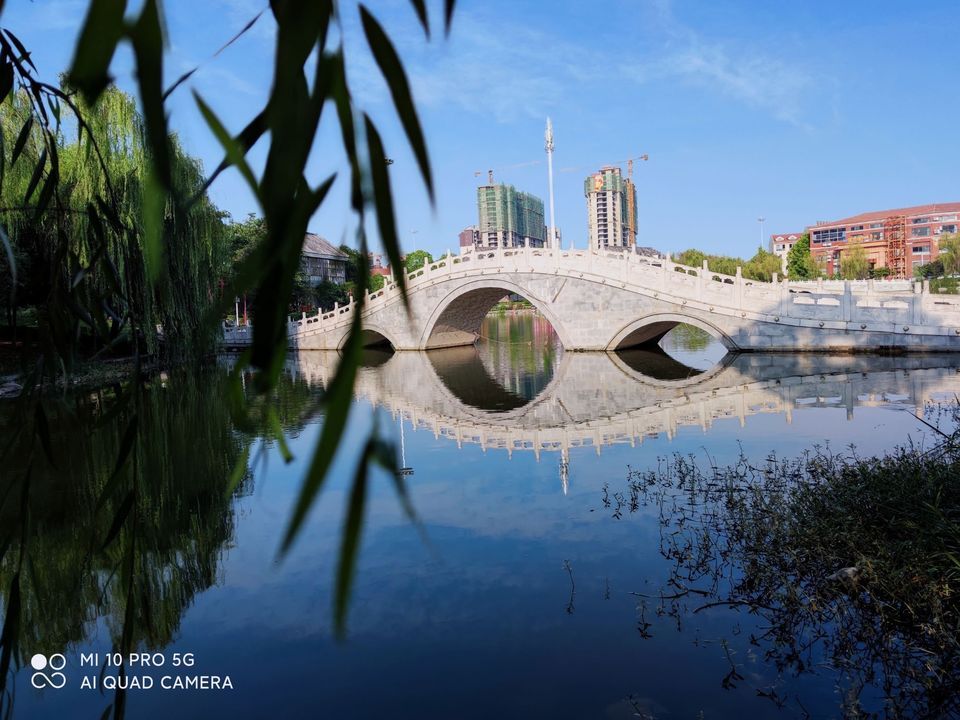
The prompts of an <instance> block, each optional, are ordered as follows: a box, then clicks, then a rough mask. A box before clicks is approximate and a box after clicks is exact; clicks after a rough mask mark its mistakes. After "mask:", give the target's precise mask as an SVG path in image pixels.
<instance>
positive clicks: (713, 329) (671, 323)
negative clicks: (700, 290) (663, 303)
mask: <svg viewBox="0 0 960 720" xmlns="http://www.w3.org/2000/svg"><path fill="white" fill-rule="evenodd" d="M681 323H685V324H687V325H693V326H694V327H698V328H700V329H701V330H703V331H705V332H707V333H709V334H710V335H712V336H713V337H715V338H716V339H717V340H719V341H720V342H721V343H723V346H724V347H725V348H726V349H727V350H730V351H738V350H739V349H740V348H739V347H737V344H736V343H735V342H734V341H733V340H731V339H730V336H729V335H727V334H726V333H725V332H723V330H721V329H720V328H718V327H717V326H716V325H714V324H713V323H710V322H707V321H706V320H702V319H701V318H699V317H697V316H695V315H686V314H680V313H654V314H652V315H645V316H644V317H642V318H639V319H638V320H634V321H633V322H631V323H628V324H627V325H625V326H624V327H622V328H621V329H620V331H619V332H618V333H617V334H616V335H614V336H613V339H612V340H611V341H610V342H609V343H608V344H607V351H608V352H612V351H614V350H622V349H624V348H629V347H638V346H640V345H647V344H656V343H658V342H660V340H661V339H662V338H663V336H664V335H666V334H667V333H668V332H670V331H671V330H673V329H674V328H675V327H676V326H677V325H680V324H681Z"/></svg>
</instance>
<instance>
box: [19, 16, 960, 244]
mask: <svg viewBox="0 0 960 720" xmlns="http://www.w3.org/2000/svg"><path fill="white" fill-rule="evenodd" d="M134 4H136V3H134ZM428 4H429V5H430V10H431V13H432V16H433V19H434V22H435V24H436V27H438V28H439V27H440V23H441V12H442V9H441V5H442V3H438V2H432V3H430V2H429V0H428ZM369 5H370V7H371V8H372V9H373V11H374V12H375V13H376V14H377V16H378V17H379V18H380V19H381V21H382V22H383V24H384V26H385V27H386V28H387V30H388V31H389V32H390V33H391V35H392V36H393V37H394V39H395V42H396V45H397V47H398V49H399V51H400V53H401V56H402V57H403V58H404V60H405V62H406V66H407V71H408V74H409V76H410V80H411V84H412V86H413V90H414V95H415V99H416V100H417V102H418V104H419V107H420V113H421V121H422V123H423V125H424V129H425V132H426V135H427V140H428V143H429V148H430V157H431V162H432V165H433V171H434V177H435V182H436V186H437V203H436V207H435V208H431V207H430V205H429V202H428V200H427V197H426V194H425V192H424V190H423V186H422V183H421V182H420V180H419V176H418V173H417V169H416V165H415V163H414V160H413V157H412V155H411V153H410V152H409V150H408V149H407V147H406V143H405V140H404V136H403V134H402V132H401V130H400V128H399V125H398V123H397V121H396V119H395V117H394V116H393V113H392V111H391V105H390V101H389V95H388V93H387V90H386V86H385V85H384V84H383V82H382V80H380V78H379V76H378V74H377V70H376V66H375V65H374V64H373V62H372V60H371V59H370V58H369V56H368V55H367V54H366V47H365V45H364V42H363V38H362V33H361V32H360V30H359V20H358V16H357V11H356V5H355V4H354V3H352V2H344V3H342V4H341V7H342V11H343V33H344V42H345V43H346V47H347V53H348V56H349V57H350V58H351V61H350V63H349V68H348V69H349V78H350V82H351V84H352V86H353V87H352V89H353V92H354V94H355V96H356V97H357V98H358V100H359V101H360V103H361V104H362V105H363V106H364V107H365V108H366V109H368V111H369V112H370V113H371V115H373V117H374V118H375V119H376V120H377V121H378V122H379V124H380V126H381V131H382V134H383V135H384V141H385V143H386V145H387V151H388V154H390V155H391V156H392V157H393V158H394V159H395V164H394V165H393V166H392V168H391V177H392V180H393V184H394V189H395V194H396V197H397V213H398V227H399V228H400V230H401V234H402V240H403V241H404V243H405V246H406V247H407V248H408V249H412V248H413V247H414V246H416V247H418V248H426V249H428V250H431V251H433V252H437V251H441V250H444V249H446V248H448V247H449V248H453V247H456V245H457V233H458V232H459V231H460V230H461V229H462V228H463V227H465V226H467V225H470V224H472V223H475V222H476V213H477V211H476V193H475V188H476V185H477V182H478V179H479V178H477V177H476V176H475V174H474V173H475V172H477V171H481V172H482V173H483V176H484V177H485V174H486V170H487V169H489V168H493V169H494V174H495V178H496V179H497V180H500V181H505V182H510V183H513V184H514V185H516V186H517V187H518V188H520V189H523V190H527V191H529V192H533V193H535V194H537V195H539V196H541V197H543V198H544V199H545V200H546V195H547V177H546V165H545V162H544V151H543V128H544V122H545V118H546V116H547V115H550V116H551V117H552V118H553V123H554V128H555V134H556V153H555V156H554V158H555V185H556V204H557V224H558V226H559V227H560V228H561V230H562V232H563V236H564V246H567V245H568V244H569V243H570V241H571V240H572V241H573V242H574V243H575V244H576V245H577V246H579V247H583V246H584V245H585V240H586V232H587V229H586V206H585V200H584V197H583V179H584V177H585V176H586V175H587V174H588V173H589V172H590V171H592V170H594V169H597V168H599V167H600V166H601V165H603V164H605V163H609V162H611V161H615V160H620V159H623V158H627V157H630V156H636V155H640V154H642V153H649V155H650V160H649V161H648V162H646V163H643V164H638V166H637V168H636V176H635V177H636V181H637V186H638V195H639V200H638V205H639V214H640V220H639V225H640V235H639V242H640V243H641V244H644V245H653V246H655V247H657V248H659V249H662V250H680V249H683V248H685V247H689V246H698V247H701V248H703V249H705V250H708V251H712V252H723V253H730V254H743V255H749V254H751V253H752V252H753V250H754V249H755V248H756V246H757V244H758V242H759V239H760V227H759V224H758V222H757V218H758V217H759V216H764V217H765V218H766V222H765V230H766V233H765V234H767V235H768V234H769V233H770V232H783V231H793V230H797V229H802V228H803V227H804V226H805V225H807V224H811V223H813V222H815V221H817V220H825V219H835V218H839V217H843V216H847V215H853V214H856V213H859V212H863V211H867V210H877V209H883V208H887V207H896V206H907V205H915V204H922V203H926V202H942V201H956V200H960V190H958V187H957V181H956V179H957V168H958V167H960V162H958V160H960V143H958V142H957V131H956V124H957V119H958V117H960V112H958V102H960V100H958V94H957V93H956V78H957V70H958V67H957V66H958V60H957V55H956V52H955V51H954V50H953V48H954V46H955V42H956V38H955V36H956V31H955V30H952V28H955V27H956V26H957V25H958V24H960V4H957V3H956V2H952V1H943V2H940V1H936V0H931V1H928V2H914V3H903V2H899V1H892V0H887V1H885V0H872V1H869V2H868V1H867V0H846V1H845V2H842V3H837V2H835V1H834V2H813V1H811V2H802V3H786V2H767V1H766V0H764V1H761V0H754V1H753V2H747V1H745V0H740V1H739V2H734V1H732V0H632V1H630V0H608V1H607V2H603V3H583V2H572V1H570V2H567V1H563V0H558V1H556V2H551V3H540V2H516V1H514V2H506V1H503V0H486V1H485V2H470V1H469V0H460V2H459V3H458V10H457V13H456V15H455V17H454V25H453V30H452V33H451V35H450V37H449V38H448V39H444V38H443V37H442V33H435V34H434V37H433V39H432V40H431V41H430V42H429V43H428V42H427V41H426V40H425V39H424V36H423V33H422V31H421V30H420V28H419V26H418V24H417V22H416V18H415V16H414V14H413V11H412V9H411V6H410V4H409V2H407V1H406V0H392V1H389V0H385V1H384V2H377V1H376V0H371V2H370V3H369ZM85 6H86V2H85V1H84V0H33V1H32V2H31V1H29V0H10V1H9V2H7V8H6V10H5V11H4V14H3V17H2V18H0V20H2V24H3V25H4V26H6V27H9V28H10V29H12V30H13V31H14V32H15V33H17V34H18V35H20V37H21V38H22V39H23V40H24V41H25V42H26V43H27V45H28V46H29V47H31V48H32V49H33V51H34V59H35V61H36V62H37V64H38V66H39V68H40V71H41V73H43V74H44V75H46V76H47V77H55V76H56V74H57V73H59V72H61V71H62V70H64V69H65V68H66V67H67V66H68V64H69V61H70V55H71V50H72V47H73V43H74V41H75V39H76V36H77V33H78V30H79V25H80V22H81V20H82V17H83V14H84V11H85ZM264 7H266V1H265V0H263V1H261V0H199V1H198V0H191V1H189V2H188V1H187V0H166V2H165V4H164V8H165V12H166V16H167V25H168V27H167V30H168V44H169V54H168V60H167V71H168V74H169V76H170V78H171V79H173V78H175V77H176V76H178V75H180V74H181V73H182V72H184V71H185V70H187V69H189V68H191V67H193V66H194V65H196V64H198V63H199V64H201V68H200V70H199V71H198V72H197V73H196V75H195V76H194V78H193V79H192V80H191V82H190V84H189V87H192V88H194V89H196V90H197V91H198V92H199V93H200V94H202V95H203V97H204V98H205V99H206V100H207V101H208V102H209V103H210V104H211V105H212V106H213V107H214V109H215V110H216V111H217V112H218V113H219V114H220V116H221V118H222V119H223V120H224V121H225V123H226V124H227V126H228V127H229V128H231V129H232V130H238V129H239V128H241V127H242V126H243V125H244V124H245V122H246V121H247V120H248V119H249V118H250V117H252V115H253V114H254V113H255V112H256V110H257V109H258V108H259V107H260V106H261V105H262V102H263V100H264V98H265V97H266V95H267V93H268V91H269V82H270V72H271V57H272V47H273V37H274V36H273V30H272V18H271V17H270V15H269V12H268V13H266V14H265V15H264V16H263V17H262V18H261V20H260V22H259V23H258V24H257V26H256V27H255V28H254V29H253V31H251V32H250V33H248V34H247V35H246V36H244V37H243V38H242V39H241V40H240V41H238V42H237V43H236V44H235V45H233V46H231V47H230V48H228V49H227V50H225V51H224V52H223V53H222V54H220V55H219V56H217V57H212V56H213V54H214V52H215V51H216V50H217V48H218V47H220V46H221V45H222V44H223V43H224V42H225V41H226V40H227V39H228V38H229V37H231V36H232V35H233V34H234V33H235V32H236V31H237V30H239V29H240V28H241V27H242V26H243V25H244V24H245V22H246V21H247V20H248V19H250V18H251V17H253V16H254V15H255V14H256V13H257V12H258V11H259V10H260V9H262V8H264ZM130 67H131V65H130V58H129V52H128V51H124V52H123V53H121V54H120V55H119V56H118V57H117V58H116V65H115V74H116V76H117V79H118V83H119V84H120V86H121V87H123V88H125V89H132V87H133V85H132V81H131V74H130ZM189 87H182V88H181V89H180V90H178V91H177V93H176V94H175V95H174V97H173V100H172V102H171V104H170V115H171V124H172V126H173V128H174V129H175V130H176V131H177V132H178V134H179V135H180V138H181V140H182V141H183V143H184V145H185V146H186V147H187V148H188V149H189V150H190V151H191V152H192V153H194V154H196V155H197V156H199V157H200V158H201V159H202V160H203V162H204V164H205V166H206V167H207V168H213V167H215V166H216V164H217V163H218V162H219V159H220V153H219V150H218V147H217V145H216V143H215V141H214V139H213V138H212V136H211V134H210V133H209V131H208V130H207V128H206V126H205V125H204V124H203V122H202V120H201V119H200V118H199V115H198V113H197V111H196V108H195V106H194V103H193V100H192V97H191V95H190V92H189ZM332 118H333V115H332V114H330V115H328V121H330V120H332ZM336 132H337V129H336V125H335V124H330V125H329V126H328V127H326V128H325V129H324V130H323V131H322V132H321V135H320V137H319V138H318V140H317V143H318V144H317V148H316V152H315V156H316V157H315V159H314V161H313V163H312V166H311V172H312V173H314V180H315V181H317V180H319V179H321V178H322V177H325V176H326V175H327V174H328V173H329V172H330V171H332V170H338V169H341V170H342V160H341V158H340V157H339V155H338V153H337V152H335V151H334V149H335V148H336V142H337V135H336ZM253 159H254V161H255V162H256V161H258V160H260V159H262V148H259V147H258V148H256V149H255V151H254V153H253ZM534 161H539V162H537V163H536V164H530V163H532V162H534ZM518 165H519V167H516V166H518ZM624 169H625V168H624ZM213 195H214V199H215V201H216V202H217V203H218V204H219V205H220V206H221V207H223V208H224V209H226V210H228V211H230V212H231V213H232V214H233V215H234V216H235V217H243V216H244V215H245V214H246V213H247V212H253V211H255V210H256V206H255V202H254V200H253V198H252V197H251V196H250V194H249V193H248V192H247V191H246V189H245V187H244V185H243V183H242V181H241V180H240V179H239V177H238V176H237V175H236V174H235V173H229V174H227V175H224V176H223V177H222V178H220V179H219V180H218V181H217V183H216V184H215V185H214V188H213ZM347 207H348V204H347V187H346V182H338V184H337V186H336V187H335V190H334V191H333V192H332V193H331V195H330V196H329V198H328V200H327V201H326V203H325V205H324V207H323V208H321V210H320V211H319V212H318V213H317V215H316V216H315V217H314V218H313V221H312V223H311V229H312V230H313V231H315V232H318V233H320V234H321V235H324V236H326V237H328V238H329V239H331V240H333V241H335V242H340V241H342V240H346V241H350V240H351V239H352V235H351V229H350V228H351V226H352V222H351V219H350V216H349V213H348V212H347ZM414 231H415V232H414Z"/></svg>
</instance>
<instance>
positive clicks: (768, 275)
mask: <svg viewBox="0 0 960 720" xmlns="http://www.w3.org/2000/svg"><path fill="white" fill-rule="evenodd" d="M704 260H706V261H707V269H708V270H709V271H710V272H715V273H720V274H722V275H736V274H737V268H738V267H739V268H740V269H741V273H742V275H743V277H745V278H747V279H748V280H760V281H763V282H770V280H772V279H773V274H774V273H779V272H780V269H781V263H780V258H779V257H778V256H777V255H774V254H773V253H771V252H767V251H766V250H764V249H763V248H757V252H756V254H755V255H754V256H753V257H752V258H750V259H749V260H747V261H744V260H743V259H741V258H737V257H731V256H729V255H708V254H707V253H704V252H703V251H702V250H697V249H694V248H691V249H689V250H684V251H683V252H681V253H678V254H677V255H675V256H674V257H673V261H674V262H676V263H679V264H681V265H690V266H692V267H696V268H700V267H702V266H703V261H704Z"/></svg>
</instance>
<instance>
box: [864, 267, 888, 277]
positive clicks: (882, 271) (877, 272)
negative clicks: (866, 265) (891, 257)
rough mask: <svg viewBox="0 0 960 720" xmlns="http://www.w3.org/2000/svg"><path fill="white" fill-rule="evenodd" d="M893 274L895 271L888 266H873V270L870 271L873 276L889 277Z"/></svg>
mask: <svg viewBox="0 0 960 720" xmlns="http://www.w3.org/2000/svg"><path fill="white" fill-rule="evenodd" d="M892 274H893V271H892V270H890V268H888V267H878V268H873V270H871V271H870V277H872V278H887V277H890V275H892Z"/></svg>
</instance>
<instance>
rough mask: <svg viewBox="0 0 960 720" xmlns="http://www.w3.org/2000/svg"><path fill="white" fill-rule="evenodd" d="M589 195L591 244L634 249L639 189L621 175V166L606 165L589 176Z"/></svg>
mask: <svg viewBox="0 0 960 720" xmlns="http://www.w3.org/2000/svg"><path fill="white" fill-rule="evenodd" d="M583 194H584V195H585V196H586V198H587V231H588V239H589V242H590V247H591V248H593V249H595V250H603V249H606V248H632V247H633V246H634V245H636V243H637V189H636V186H635V185H634V184H633V182H632V181H631V180H629V179H628V178H625V177H623V176H622V175H621V174H620V168H618V167H612V166H607V167H604V168H601V169H600V172H597V173H594V174H593V175H589V176H588V177H587V179H586V180H584V182H583Z"/></svg>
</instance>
